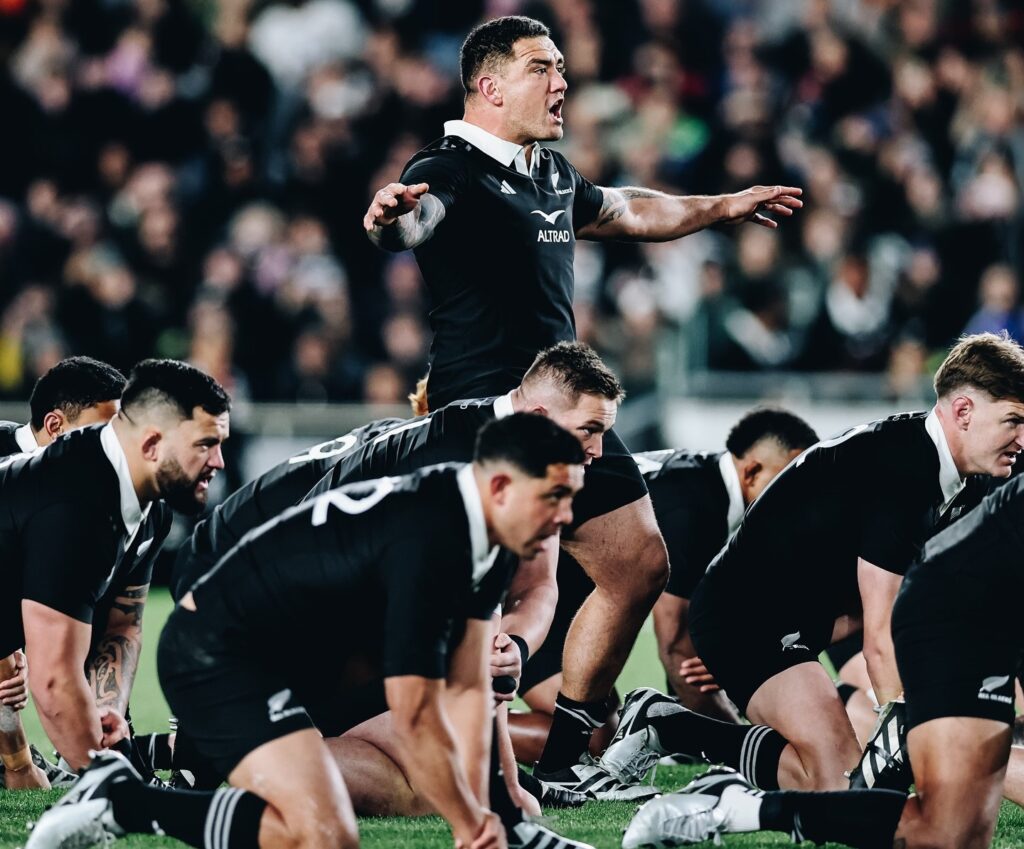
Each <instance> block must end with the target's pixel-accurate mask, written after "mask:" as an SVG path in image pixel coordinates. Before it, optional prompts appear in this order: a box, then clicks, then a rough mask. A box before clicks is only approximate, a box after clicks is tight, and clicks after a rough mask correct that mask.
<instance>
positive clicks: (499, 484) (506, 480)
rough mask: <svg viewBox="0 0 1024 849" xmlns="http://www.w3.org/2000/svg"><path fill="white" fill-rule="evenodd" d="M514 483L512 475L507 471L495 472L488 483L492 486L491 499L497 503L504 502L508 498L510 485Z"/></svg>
mask: <svg viewBox="0 0 1024 849" xmlns="http://www.w3.org/2000/svg"><path fill="white" fill-rule="evenodd" d="M511 483H512V477H511V476H510V475H508V474H507V473H505V472H495V473H494V474H493V475H491V479H490V480H489V481H488V483H487V485H488V487H489V488H490V492H491V499H492V500H493V501H494V502H495V503H496V504H504V503H505V500H506V499H507V498H508V491H509V486H510V485H511Z"/></svg>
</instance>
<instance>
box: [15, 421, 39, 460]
mask: <svg viewBox="0 0 1024 849" xmlns="http://www.w3.org/2000/svg"><path fill="white" fill-rule="evenodd" d="M14 441H15V442H17V443H18V448H20V449H21V450H22V451H23V452H24V453H26V454H31V453H32V452H33V451H35V450H36V449H37V448H41V447H42V446H41V445H40V444H39V443H38V442H36V437H35V434H34V433H32V426H31V425H27V424H25V425H22V426H21V427H19V428H18V429H17V430H16V431H14Z"/></svg>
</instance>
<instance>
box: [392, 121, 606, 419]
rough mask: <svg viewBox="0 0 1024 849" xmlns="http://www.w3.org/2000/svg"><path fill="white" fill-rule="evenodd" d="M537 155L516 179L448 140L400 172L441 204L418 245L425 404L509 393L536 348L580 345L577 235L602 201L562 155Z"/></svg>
mask: <svg viewBox="0 0 1024 849" xmlns="http://www.w3.org/2000/svg"><path fill="white" fill-rule="evenodd" d="M534 156H536V157H537V162H536V163H534V166H533V173H532V174H531V175H526V174H520V173H519V172H518V171H516V170H515V168H514V167H505V166H503V165H502V164H501V163H500V162H498V161H497V160H495V159H494V158H493V157H491V156H489V155H488V154H486V153H484V152H483V151H481V150H478V149H477V148H476V147H474V146H473V145H472V144H471V143H470V142H468V141H466V140H465V139H463V138H461V137H459V136H454V135H449V136H445V137H444V138H442V139H439V140H438V141H435V142H433V143H431V144H430V145H428V146H427V147H426V148H424V149H423V150H421V151H420V152H419V153H417V154H416V155H415V156H414V157H413V158H412V159H411V160H410V162H409V164H408V165H406V167H405V170H404V171H403V173H402V177H401V181H402V182H403V183H405V184H407V185H408V184H413V183H428V184H429V185H430V190H429V191H430V194H432V195H434V196H435V197H436V198H437V199H438V200H440V201H441V203H443V204H444V207H445V218H444V220H443V221H442V222H441V223H440V224H439V225H438V226H437V228H436V230H435V231H434V234H433V236H432V237H431V238H430V239H428V240H427V241H426V242H424V243H423V244H421V245H420V246H419V247H417V248H416V249H415V253H416V259H417V261H418V263H419V266H420V271H421V272H422V274H423V279H424V281H425V282H426V285H427V289H428V290H429V292H430V298H431V310H430V325H431V328H432V330H433V332H434V339H433V342H432V343H431V348H430V381H429V383H428V393H429V397H430V404H431V407H440V406H442V405H444V404H447V403H449V402H451V401H453V400H456V399H458V398H471V397H475V396H481V395H490V394H495V393H498V392H506V391H508V390H509V389H512V388H513V387H514V386H516V385H517V384H518V382H519V380H520V378H522V376H523V374H524V373H525V372H526V369H527V368H529V366H530V363H532V362H533V358H534V357H535V356H536V355H537V352H538V351H540V350H541V349H543V348H547V347H548V346H550V345H553V344H554V343H556V342H561V341H566V340H572V339H575V338H576V325H575V321H574V319H573V312H572V302H573V253H574V249H575V244H576V236H575V231H576V230H578V229H579V228H580V227H582V226H584V225H586V224H589V223H591V222H592V221H593V220H594V219H595V218H596V217H597V215H598V213H599V212H600V209H601V205H602V203H603V200H604V196H603V194H602V192H601V191H600V189H599V188H597V187H596V186H595V185H594V184H593V183H591V182H590V181H588V180H586V179H585V178H584V177H582V176H581V175H580V174H579V172H578V171H577V170H576V169H575V168H574V167H573V166H572V165H571V164H570V163H569V161H568V160H567V159H566V158H565V157H564V156H562V154H560V153H557V152H555V151H553V150H547V149H545V148H540V147H537V148H535V151H534Z"/></svg>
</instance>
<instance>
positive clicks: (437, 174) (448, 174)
mask: <svg viewBox="0 0 1024 849" xmlns="http://www.w3.org/2000/svg"><path fill="white" fill-rule="evenodd" d="M466 168H467V165H466V163H465V162H464V161H462V157H460V156H455V155H453V154H451V153H443V152H437V153H433V154H428V155H427V156H423V157H421V158H419V159H416V160H414V161H413V162H411V163H410V164H409V165H407V166H406V167H405V170H404V171H403V172H402V176H401V178H400V180H399V181H400V182H401V183H404V184H405V185H407V186H409V185H413V184H415V183H426V184H427V185H428V186H429V187H430V188H429V189H428V190H427V191H428V193H429V194H432V195H433V196H434V197H436V198H437V199H438V200H439V201H441V203H442V204H444V208H445V210H446V211H449V212H450V211H451V209H452V207H453V206H455V203H456V201H457V200H458V199H459V197H460V196H461V195H462V194H463V193H464V192H465V189H466V185H467V176H466Z"/></svg>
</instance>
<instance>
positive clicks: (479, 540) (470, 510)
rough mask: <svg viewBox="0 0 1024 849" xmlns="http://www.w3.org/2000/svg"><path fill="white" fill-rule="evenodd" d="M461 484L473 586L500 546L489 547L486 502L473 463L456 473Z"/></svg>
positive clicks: (486, 569)
mask: <svg viewBox="0 0 1024 849" xmlns="http://www.w3.org/2000/svg"><path fill="white" fill-rule="evenodd" d="M455 480H456V481H457V482H458V484H459V494H460V495H461V496H462V503H463V504H464V505H465V507H466V520H467V521H468V522H469V544H470V546H471V548H472V554H473V586H474V587H475V586H476V585H477V584H479V583H480V581H481V580H483V577H484V575H486V574H487V573H488V572H489V571H490V569H491V567H492V566H493V565H494V560H495V558H496V557H497V556H498V546H496V545H495V546H492V547H491V548H490V549H488V548H487V522H486V521H485V519H484V504H483V501H481V500H480V490H479V489H478V488H477V485H476V477H475V476H474V474H473V464H472V463H467V464H466V465H465V466H463V467H462V468H461V469H459V470H458V472H456V473H455Z"/></svg>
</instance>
